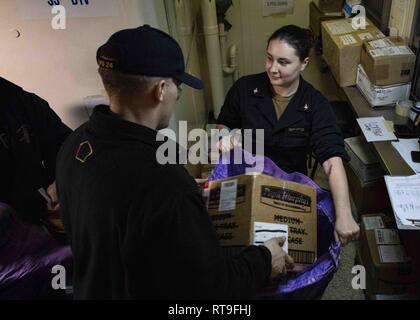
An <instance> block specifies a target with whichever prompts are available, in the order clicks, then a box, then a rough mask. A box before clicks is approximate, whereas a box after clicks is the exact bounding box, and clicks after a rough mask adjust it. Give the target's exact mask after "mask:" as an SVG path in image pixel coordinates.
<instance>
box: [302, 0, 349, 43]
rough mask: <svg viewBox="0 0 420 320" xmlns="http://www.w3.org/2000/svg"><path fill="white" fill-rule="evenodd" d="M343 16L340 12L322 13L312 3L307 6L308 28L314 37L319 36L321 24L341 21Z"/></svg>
mask: <svg viewBox="0 0 420 320" xmlns="http://www.w3.org/2000/svg"><path fill="white" fill-rule="evenodd" d="M343 17H344V14H343V13H342V12H341V10H338V11H323V10H321V9H320V8H318V7H317V5H316V4H315V3H314V2H311V4H310V5H309V21H310V27H311V30H312V32H313V33H314V36H315V37H317V38H318V37H320V36H321V22H322V21H328V20H334V19H342V18H343Z"/></svg>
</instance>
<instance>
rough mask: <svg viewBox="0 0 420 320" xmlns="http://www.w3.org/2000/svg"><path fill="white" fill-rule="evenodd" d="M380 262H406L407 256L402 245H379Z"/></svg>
mask: <svg viewBox="0 0 420 320" xmlns="http://www.w3.org/2000/svg"><path fill="white" fill-rule="evenodd" d="M378 249H379V256H380V259H381V263H400V262H406V261H407V256H406V254H405V251H404V247H403V246H379V247H378Z"/></svg>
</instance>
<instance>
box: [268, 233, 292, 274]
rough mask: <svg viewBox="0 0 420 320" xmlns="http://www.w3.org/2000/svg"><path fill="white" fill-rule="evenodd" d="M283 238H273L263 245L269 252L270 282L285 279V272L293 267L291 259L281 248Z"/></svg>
mask: <svg viewBox="0 0 420 320" xmlns="http://www.w3.org/2000/svg"><path fill="white" fill-rule="evenodd" d="M285 241H286V239H285V238H274V239H271V240H269V241H267V242H265V243H264V246H265V247H266V248H267V249H268V250H270V252H271V276H270V278H271V279H272V280H276V279H279V278H281V277H285V276H286V275H287V270H291V269H293V268H294V267H295V264H294V261H293V258H292V257H291V256H289V255H288V254H287V253H286V252H284V251H283V249H282V246H283V244H284V242H285Z"/></svg>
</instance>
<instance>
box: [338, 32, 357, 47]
mask: <svg viewBox="0 0 420 320" xmlns="http://www.w3.org/2000/svg"><path fill="white" fill-rule="evenodd" d="M340 40H341V42H342V43H343V45H345V46H349V45H351V44H355V43H357V41H356V39H355V38H354V37H353V36H352V35H351V34H346V35H345V36H341V37H340Z"/></svg>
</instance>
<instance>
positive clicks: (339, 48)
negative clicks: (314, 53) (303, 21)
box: [322, 19, 385, 87]
mask: <svg viewBox="0 0 420 320" xmlns="http://www.w3.org/2000/svg"><path fill="white" fill-rule="evenodd" d="M384 37H385V35H384V34H383V33H382V32H381V31H380V30H379V29H378V28H376V27H375V26H374V25H373V23H372V22H371V21H370V20H369V19H366V24H365V25H358V24H355V23H354V21H353V19H340V20H333V21H324V22H322V47H323V56H324V60H325V62H326V63H327V64H328V66H329V67H330V69H331V72H332V74H333V76H334V78H335V80H336V81H337V83H338V84H339V86H340V87H348V86H354V85H356V78H357V66H358V65H359V64H360V55H361V52H362V46H363V41H365V40H376V39H381V38H384Z"/></svg>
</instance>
